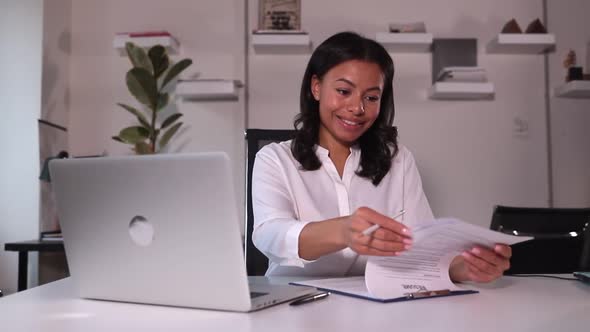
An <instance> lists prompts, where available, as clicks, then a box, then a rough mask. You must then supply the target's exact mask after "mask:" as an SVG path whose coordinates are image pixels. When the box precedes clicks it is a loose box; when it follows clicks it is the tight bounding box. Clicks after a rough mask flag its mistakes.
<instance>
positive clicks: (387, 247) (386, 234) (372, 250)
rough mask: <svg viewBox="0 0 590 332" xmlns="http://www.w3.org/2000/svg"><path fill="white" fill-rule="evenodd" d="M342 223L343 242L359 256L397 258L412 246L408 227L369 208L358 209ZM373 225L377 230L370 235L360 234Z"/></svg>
mask: <svg viewBox="0 0 590 332" xmlns="http://www.w3.org/2000/svg"><path fill="white" fill-rule="evenodd" d="M344 223H345V225H344V228H343V237H344V240H345V242H346V244H347V246H348V247H349V248H351V249H352V250H354V251H355V252H356V253H358V254H359V255H372V256H397V255H399V254H400V253H401V252H403V251H405V250H408V249H410V247H411V246H412V236H411V232H410V229H409V228H408V227H406V226H405V225H404V224H402V223H400V222H397V221H396V220H394V219H391V218H389V217H387V216H384V215H382V214H380V213H379V212H377V211H375V210H372V209H370V208H367V207H360V208H358V209H357V210H356V211H354V213H353V214H351V215H350V216H348V218H346V219H344ZM374 224H378V225H379V226H380V227H379V229H377V230H376V231H375V232H373V233H372V234H370V235H364V234H363V233H362V232H363V231H364V230H365V229H367V228H369V227H371V226H373V225H374Z"/></svg>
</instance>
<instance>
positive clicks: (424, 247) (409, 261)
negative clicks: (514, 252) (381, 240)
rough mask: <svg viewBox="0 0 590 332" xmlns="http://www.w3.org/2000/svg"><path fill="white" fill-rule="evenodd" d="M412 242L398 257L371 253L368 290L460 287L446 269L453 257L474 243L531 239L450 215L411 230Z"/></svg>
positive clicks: (395, 293)
mask: <svg viewBox="0 0 590 332" xmlns="http://www.w3.org/2000/svg"><path fill="white" fill-rule="evenodd" d="M412 232H413V239H414V244H413V245H412V248H411V249H410V250H408V251H406V252H404V253H402V254H401V255H400V256H396V257H377V256H372V257H370V258H369V260H368V262H367V267H366V269H365V282H366V285H367V289H368V291H369V293H370V294H371V295H372V296H374V297H377V298H395V297H400V296H403V295H404V294H406V293H411V292H417V291H424V290H440V289H449V290H460V289H461V288H460V287H458V286H456V285H455V284H453V282H452V281H451V279H450V277H449V274H448V271H449V266H450V263H451V261H452V260H453V258H454V257H455V256H456V255H458V254H460V253H461V252H462V251H465V250H470V249H471V248H473V247H474V246H476V245H478V246H484V247H493V246H494V245H495V244H496V243H503V244H508V245H512V244H515V243H518V242H523V241H527V240H530V239H531V238H530V237H517V236H512V235H507V234H503V233H499V232H495V231H492V230H489V229H487V228H483V227H479V226H475V225H472V224H468V223H466V222H464V221H461V220H458V219H453V218H442V219H436V220H432V221H429V222H425V223H422V224H420V225H419V226H418V227H415V228H413V229H412Z"/></svg>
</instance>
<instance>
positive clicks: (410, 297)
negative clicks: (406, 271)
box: [289, 281, 479, 303]
mask: <svg viewBox="0 0 590 332" xmlns="http://www.w3.org/2000/svg"><path fill="white" fill-rule="evenodd" d="M289 284H290V285H295V286H305V287H315V288H317V289H318V290H321V291H324V292H330V293H333V294H339V295H345V296H350V297H356V298H358V299H364V300H369V301H373V302H379V303H393V302H404V301H414V300H423V299H432V298H437V297H448V296H458V295H467V294H477V293H479V291H476V290H471V289H464V290H448V289H441V290H426V291H418V292H409V293H405V294H404V295H403V296H400V297H393V298H378V297H374V296H371V295H370V294H369V293H368V291H364V292H354V291H345V290H342V289H338V288H329V287H322V286H318V285H313V281H312V283H306V282H305V281H304V282H290V283H289Z"/></svg>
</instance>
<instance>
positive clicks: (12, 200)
mask: <svg viewBox="0 0 590 332" xmlns="http://www.w3.org/2000/svg"><path fill="white" fill-rule="evenodd" d="M42 32H43V1H42V0H8V1H6V0H3V1H1V2H0V44H1V45H3V51H2V52H0V72H1V73H2V78H1V79H0V94H1V97H0V100H2V112H1V113H0V114H2V120H1V121H0V156H1V157H0V158H1V161H0V244H1V246H2V247H1V248H0V289H2V290H4V291H5V292H6V293H12V292H14V291H16V288H17V257H18V254H17V253H16V252H6V251H4V243H5V242H14V241H23V240H30V239H33V238H35V237H37V236H38V234H39V214H38V210H37V206H38V202H39V196H38V195H39V180H38V179H37V177H38V176H39V142H38V135H37V119H38V118H39V115H40V109H41V58H42V57H41V53H42V36H43V33H42ZM29 265H30V272H31V273H30V274H29V275H30V276H31V280H35V278H36V268H35V267H34V266H35V259H31V260H30V264H29Z"/></svg>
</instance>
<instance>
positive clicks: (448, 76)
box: [436, 67, 488, 82]
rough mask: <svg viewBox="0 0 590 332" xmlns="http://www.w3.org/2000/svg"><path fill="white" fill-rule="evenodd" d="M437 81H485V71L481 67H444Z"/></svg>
mask: <svg viewBox="0 0 590 332" xmlns="http://www.w3.org/2000/svg"><path fill="white" fill-rule="evenodd" d="M436 80H437V82H487V80H488V78H487V72H486V70H485V69H483V68H481V67H444V68H443V69H441V70H440V72H439V73H438V76H437V79H436Z"/></svg>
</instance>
